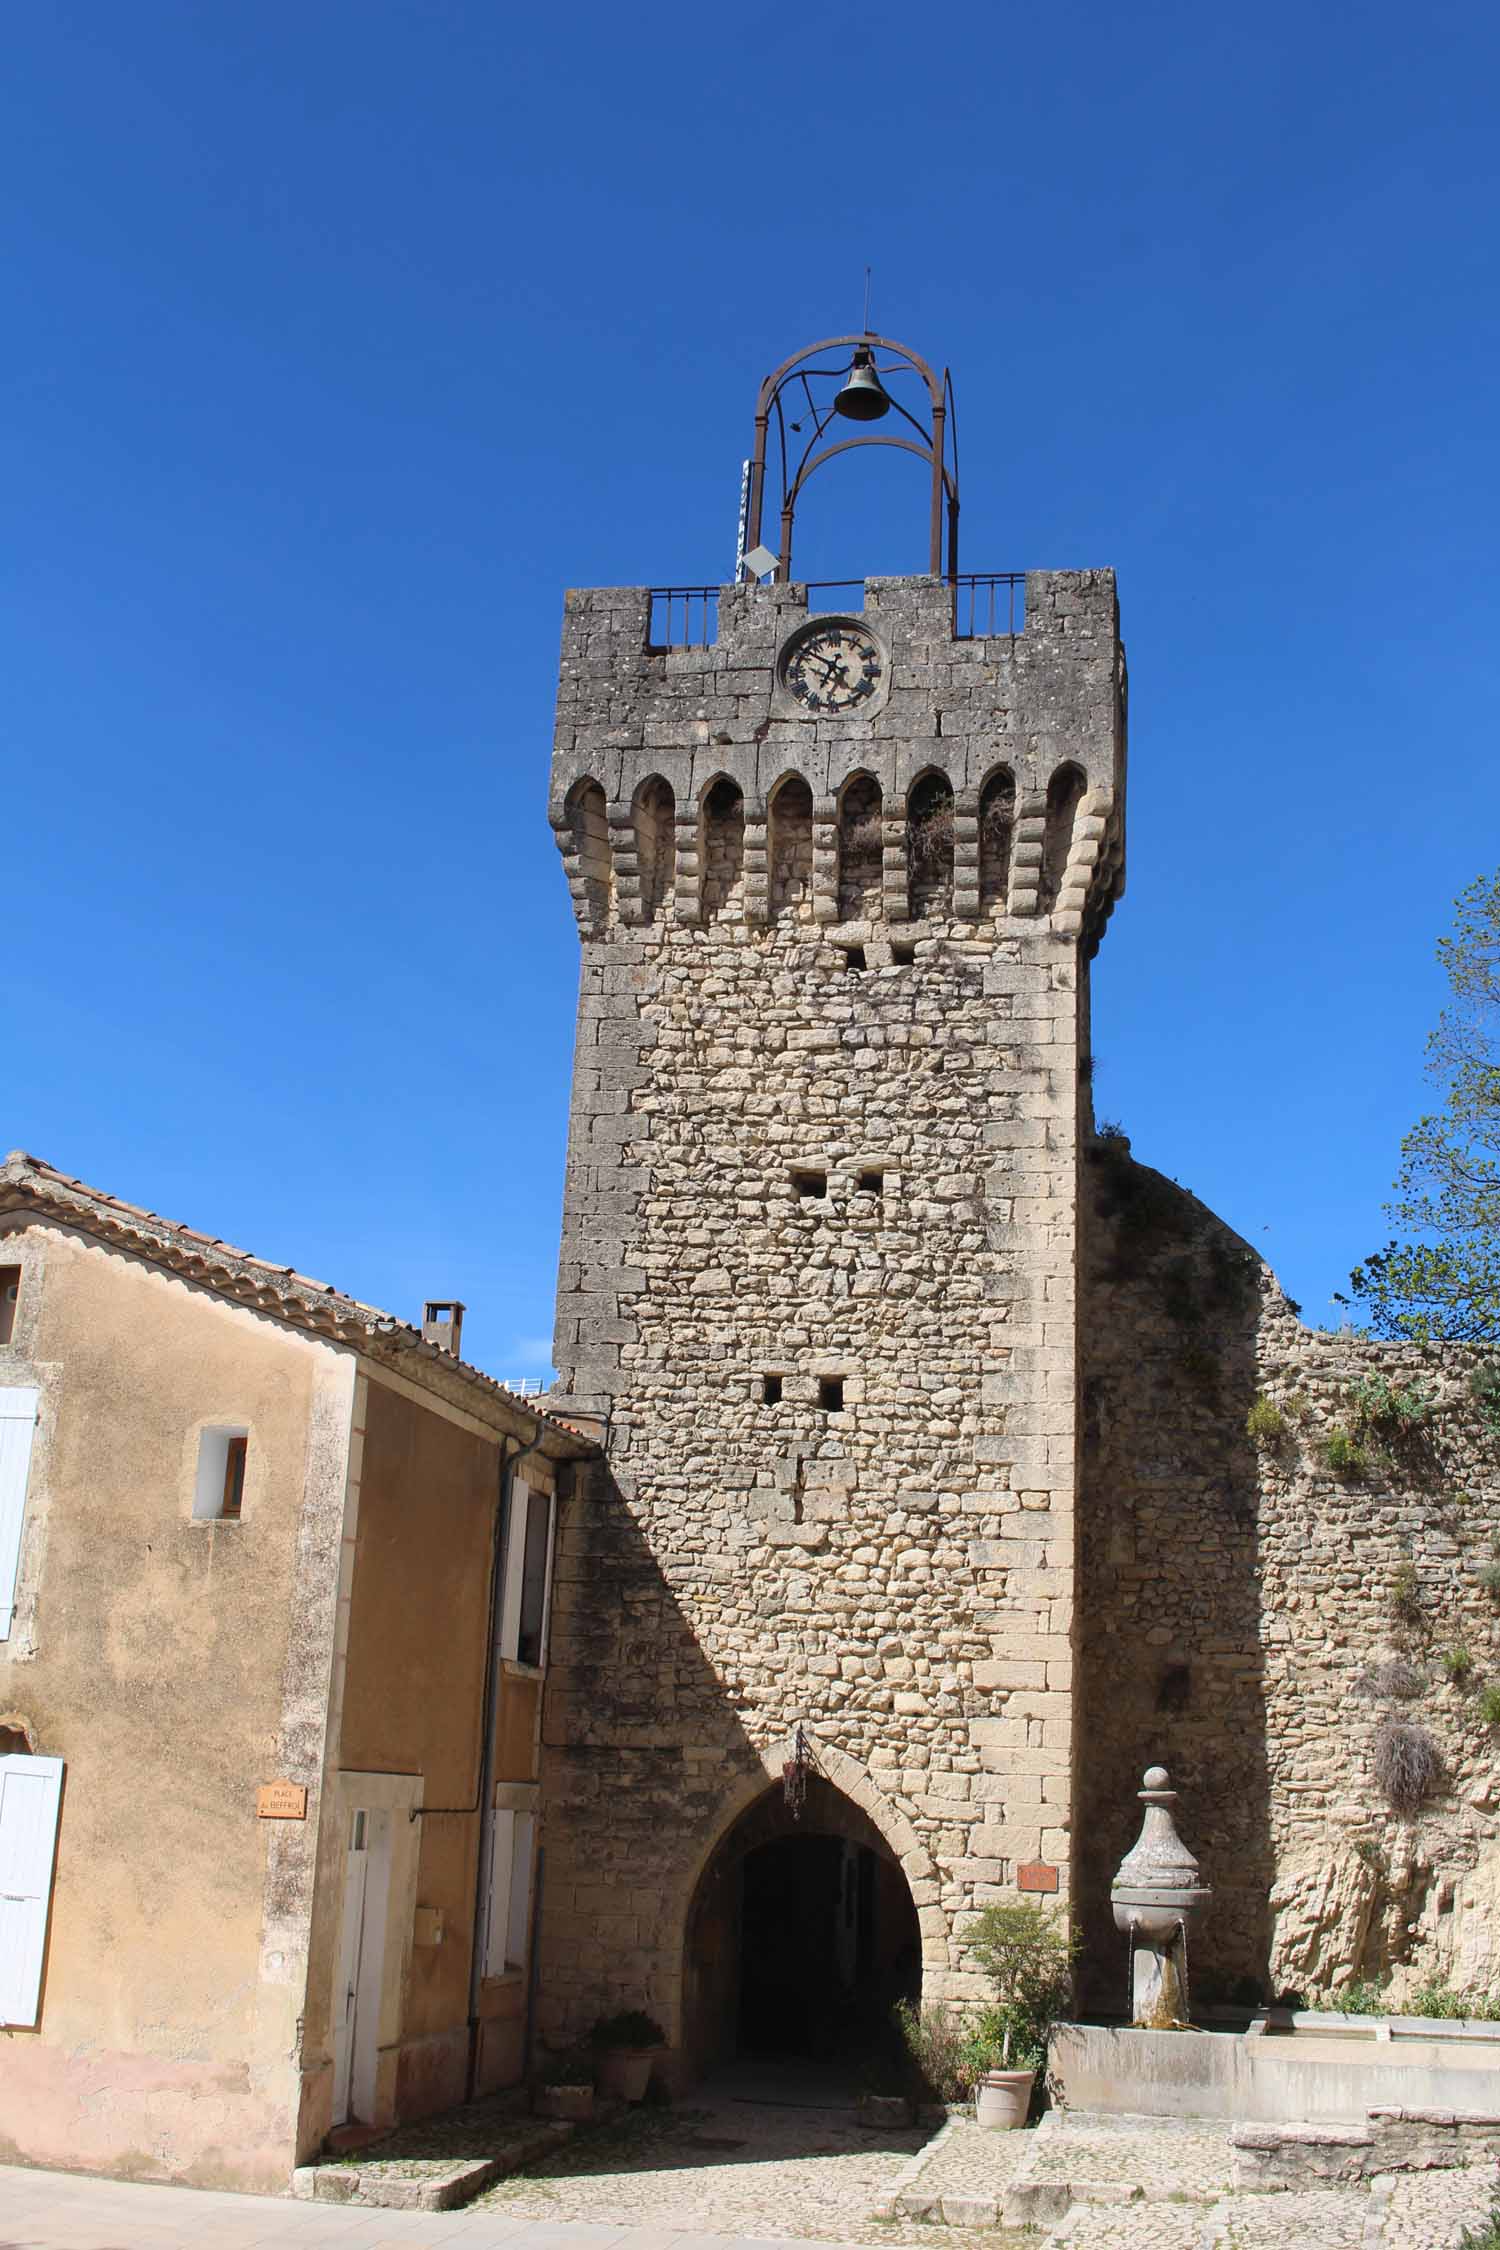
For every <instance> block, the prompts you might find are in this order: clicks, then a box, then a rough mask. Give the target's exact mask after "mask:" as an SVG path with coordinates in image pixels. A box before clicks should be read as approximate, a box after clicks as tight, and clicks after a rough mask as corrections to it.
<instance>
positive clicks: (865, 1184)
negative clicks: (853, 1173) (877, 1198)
mask: <svg viewBox="0 0 1500 2250" xmlns="http://www.w3.org/2000/svg"><path fill="white" fill-rule="evenodd" d="M854 1184H855V1186H856V1187H857V1188H858V1189H859V1192H860V1194H861V1195H884V1193H885V1174H884V1172H873V1171H871V1172H861V1173H860V1174H859V1177H858V1178H857V1180H856V1181H855V1183H854Z"/></svg>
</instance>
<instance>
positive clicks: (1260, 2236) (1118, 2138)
mask: <svg viewBox="0 0 1500 2250" xmlns="http://www.w3.org/2000/svg"><path fill="white" fill-rule="evenodd" d="M1231 2176H1232V2158H1231V2151H1230V2148H1229V2127H1228V2125H1225V2124H1217V2123H1213V2122H1211V2121H1208V2120H1181V2121H1179V2120H1172V2119H1164V2118H1131V2117H1090V2116H1087V2115H1079V2114H1076V2113H1075V2114H1074V2115H1071V2116H1068V2117H1060V2116H1058V2115H1056V2114H1055V2113H1054V2115H1052V2116H1050V2117H1049V2118H1048V2119H1047V2120H1046V2122H1045V2124H1043V2125H1042V2126H1041V2127H1039V2128H1038V2129H1037V2130H1036V2131H1035V2132H1029V2133H1007V2134H992V2133H982V2132H980V2131H979V2129H978V2127H977V2126H976V2125H974V2124H973V2123H972V2122H970V2121H968V2120H966V2119H955V2120H953V2121H952V2122H950V2124H949V2125H948V2126H947V2128H946V2129H945V2130H944V2131H943V2132H942V2133H941V2134H939V2135H938V2136H937V2137H936V2138H935V2139H934V2140H932V2141H931V2142H929V2143H928V2145H927V2147H926V2148H925V2149H924V2150H923V2151H922V2152H921V2153H920V2154H919V2156H918V2157H917V2158H915V2159H914V2160H913V2162H912V2164H911V2165H910V2166H908V2168H907V2171H906V2173H905V2174H904V2175H903V2176H902V2179H901V2181H899V2182H898V2186H897V2190H896V2201H897V2202H898V2203H899V2204H900V2205H901V2207H902V2208H903V2209H904V2210H905V2212H906V2213H907V2214H908V2215H910V2216H915V2215H918V2214H923V2215H925V2214H926V2213H929V2212H930V2213H931V2214H932V2215H933V2216H934V2217H935V2216H937V2215H939V2214H940V2213H942V2212H948V2213H949V2214H950V2215H958V2216H961V2217H962V2218H963V2219H964V2220H965V2221H966V2222H971V2223H972V2222H973V2221H974V2219H975V2218H976V2216H977V2214H978V2213H979V2212H981V2211H982V2210H983V2209H985V2208H986V2205H987V2207H988V2209H989V2210H990V2211H991V2212H997V2211H1000V2210H1002V2209H1006V2193H1007V2190H1010V2203H1009V2207H1008V2209H1007V2210H1006V2215H1007V2216H1009V2217H1011V2218H1012V2219H1013V2220H1015V2219H1019V2218H1020V2217H1021V2216H1022V2215H1023V2210H1022V2209H1021V2208H1018V2206H1025V2205H1026V2204H1027V2203H1028V2202H1030V2203H1031V2204H1032V2206H1033V2207H1032V2209H1031V2211H1030V2212H1029V2214H1028V2215H1029V2216H1030V2217H1031V2218H1033V2219H1034V2220H1035V2222H1036V2223H1037V2225H1038V2227H1039V2229H1040V2231H1039V2232H1038V2233H1034V2234H1031V2235H1029V2236H1023V2235H1016V2236H1013V2237H1011V2238H1010V2239H1013V2240H1016V2241H1025V2242H1028V2243H1030V2244H1031V2245H1033V2246H1034V2250H1457V2246H1458V2244H1459V2241H1460V2239H1461V2237H1462V2234H1463V2231H1464V2229H1465V2227H1478V2226H1480V2225H1482V2224H1483V2223H1484V2221H1485V2220H1486V2219H1487V2218H1488V2217H1489V2215H1490V2212H1491V2210H1492V2208H1493V2207H1494V2205H1495V2203H1496V2201H1497V2194H1500V2173H1497V2169H1496V2167H1495V2166H1494V2165H1493V2164H1487V2165H1479V2166H1475V2167H1473V2168H1472V2169H1467V2170H1456V2171H1430V2172H1415V2173H1411V2174H1388V2175H1385V2176H1383V2177H1381V2178H1379V2179H1377V2180H1376V2181H1375V2182H1374V2183H1373V2185H1372V2186H1371V2187H1370V2188H1369V2189H1368V2190H1366V2189H1364V2188H1329V2189H1318V2190H1306V2191H1297V2192H1292V2193H1285V2192H1282V2193H1271V2194H1252V2193H1239V2194H1236V2193H1234V2192H1233V2191H1232V2189H1231V2185H1230V2182H1231ZM1069 2189H1071V2190H1072V2191H1073V2195H1074V2201H1073V2202H1072V2205H1071V2208H1069V2209H1068V2210H1067V2211H1066V2214H1065V2215H1059V2212H1058V2210H1057V2207H1056V2198H1057V2197H1058V2195H1059V2194H1065V2193H1066V2192H1067V2191H1068V2190H1069ZM1049 2225H1050V2231H1048V2230H1049ZM924 2231H925V2230H924ZM971 2239H973V2240H976V2241H986V2240H987V2241H989V2242H992V2243H993V2242H996V2241H997V2240H999V2239H1000V2238H999V2237H996V2236H994V2235H990V2236H985V2235H983V2234H977V2233H974V2232H973V2231H972V2224H971Z"/></svg>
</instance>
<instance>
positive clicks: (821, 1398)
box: [818, 1375, 844, 1414]
mask: <svg viewBox="0 0 1500 2250" xmlns="http://www.w3.org/2000/svg"><path fill="white" fill-rule="evenodd" d="M818 1404H819V1406H821V1407H822V1409H823V1412H824V1413H825V1414H842V1413H843V1411H844V1378H843V1376H842V1375H820V1376H819V1377H818Z"/></svg>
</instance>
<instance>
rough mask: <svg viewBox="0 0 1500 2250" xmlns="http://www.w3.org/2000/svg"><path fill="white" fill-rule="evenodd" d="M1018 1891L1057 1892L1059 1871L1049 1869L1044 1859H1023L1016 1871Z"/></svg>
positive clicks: (1052, 1868) (1053, 1868)
mask: <svg viewBox="0 0 1500 2250" xmlns="http://www.w3.org/2000/svg"><path fill="white" fill-rule="evenodd" d="M1016 1889H1017V1890H1018V1891H1055V1890H1056V1889H1057V1869H1056V1868H1055V1867H1049V1866H1048V1865H1047V1862H1046V1861H1045V1860H1044V1859H1023V1860H1022V1862H1021V1864H1020V1866H1019V1867H1018V1868H1017V1869H1016Z"/></svg>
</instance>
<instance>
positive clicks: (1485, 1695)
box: [1479, 1680, 1500, 1727]
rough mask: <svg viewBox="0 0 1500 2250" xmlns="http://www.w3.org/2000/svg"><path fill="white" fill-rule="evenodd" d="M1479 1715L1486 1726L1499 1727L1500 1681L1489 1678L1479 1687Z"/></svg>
mask: <svg viewBox="0 0 1500 2250" xmlns="http://www.w3.org/2000/svg"><path fill="white" fill-rule="evenodd" d="M1479 1716H1480V1717H1481V1719H1483V1721H1484V1723H1485V1725H1486V1726H1487V1727H1500V1683H1497V1682H1496V1681H1494V1680H1491V1681H1490V1683H1489V1685H1488V1686H1487V1687H1482V1688H1481V1689H1480V1691H1479Z"/></svg>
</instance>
